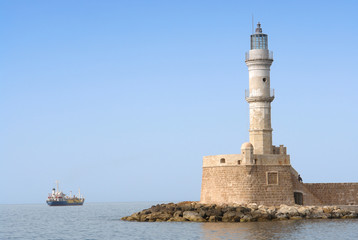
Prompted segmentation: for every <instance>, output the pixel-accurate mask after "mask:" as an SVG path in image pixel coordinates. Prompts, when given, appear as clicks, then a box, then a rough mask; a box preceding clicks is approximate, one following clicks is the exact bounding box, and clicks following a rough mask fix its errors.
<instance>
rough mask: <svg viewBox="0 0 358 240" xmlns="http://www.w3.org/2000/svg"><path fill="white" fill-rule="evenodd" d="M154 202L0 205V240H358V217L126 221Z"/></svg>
mask: <svg viewBox="0 0 358 240" xmlns="http://www.w3.org/2000/svg"><path fill="white" fill-rule="evenodd" d="M151 205H154V203H85V205H83V206H68V207H49V206H47V205H46V204H33V205H0V239H1V240H5V239H153V240H154V239H155V240H167V239H175V240H179V239H210V240H214V239H215V240H216V239H250V240H251V239H252V240H254V239H255V240H256V239H300V240H302V239H335V240H339V239H358V219H352V220H297V221H280V222H254V223H193V222H179V223H178V222H160V223H149V222H144V223H140V222H124V221H121V220H120V218H121V217H123V216H126V215H130V214H132V213H134V212H137V211H140V210H142V209H144V208H148V207H150V206H151Z"/></svg>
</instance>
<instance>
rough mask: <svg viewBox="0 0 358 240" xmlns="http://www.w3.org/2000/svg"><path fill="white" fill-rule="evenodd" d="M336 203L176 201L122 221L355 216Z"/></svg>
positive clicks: (234, 220)
mask: <svg viewBox="0 0 358 240" xmlns="http://www.w3.org/2000/svg"><path fill="white" fill-rule="evenodd" d="M348 209H349V208H347V209H345V208H343V209H341V208H340V207H337V206H324V207H321V206H299V205H295V206H287V205H281V206H280V207H278V208H277V207H274V206H271V207H267V206H263V205H260V206H257V204H253V203H251V204H248V205H240V204H232V205H228V204H222V205H217V204H201V203H198V202H181V203H178V204H173V203H168V204H157V205H153V206H152V207H150V208H149V209H144V210H142V211H141V212H137V213H133V214H132V215H130V216H126V217H122V218H121V220H124V221H141V222H162V221H169V222H172V221H182V222H183V221H195V222H206V221H209V222H221V221H222V222H239V221H240V222H252V221H267V220H286V219H292V220H298V219H303V218H307V219H314V218H319V219H325V218H357V217H358V211H349V210H348Z"/></svg>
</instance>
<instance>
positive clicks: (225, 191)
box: [200, 165, 294, 205]
mask: <svg viewBox="0 0 358 240" xmlns="http://www.w3.org/2000/svg"><path fill="white" fill-rule="evenodd" d="M290 168H291V166H289V165H286V166H285V165H282V166H281V165H238V166H230V165H226V166H213V167H203V176H202V188H201V200H200V202H202V203H216V204H223V203H238V204H242V203H257V204H262V205H280V204H287V205H293V204H294V197H293V186H292V176H291V175H292V174H291V172H290Z"/></svg>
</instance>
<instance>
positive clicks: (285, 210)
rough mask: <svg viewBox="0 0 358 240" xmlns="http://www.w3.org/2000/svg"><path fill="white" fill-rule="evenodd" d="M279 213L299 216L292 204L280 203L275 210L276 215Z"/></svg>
mask: <svg viewBox="0 0 358 240" xmlns="http://www.w3.org/2000/svg"><path fill="white" fill-rule="evenodd" d="M280 214H286V215H287V216H289V217H291V216H299V213H298V210H297V208H296V207H294V206H287V205H281V206H280V208H279V209H278V210H277V214H276V215H280Z"/></svg>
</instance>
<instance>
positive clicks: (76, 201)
mask: <svg viewBox="0 0 358 240" xmlns="http://www.w3.org/2000/svg"><path fill="white" fill-rule="evenodd" d="M84 201H85V199H84V198H83V196H82V195H81V192H80V191H78V195H77V196H76V195H73V196H72V193H71V192H70V196H66V194H64V193H63V192H62V191H60V190H59V188H58V181H56V189H55V188H53V189H52V193H49V196H48V198H47V200H46V203H47V204H48V205H49V206H80V205H83V203H84Z"/></svg>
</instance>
